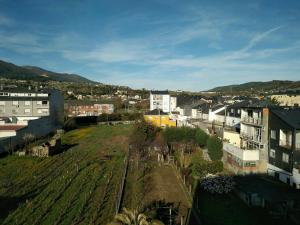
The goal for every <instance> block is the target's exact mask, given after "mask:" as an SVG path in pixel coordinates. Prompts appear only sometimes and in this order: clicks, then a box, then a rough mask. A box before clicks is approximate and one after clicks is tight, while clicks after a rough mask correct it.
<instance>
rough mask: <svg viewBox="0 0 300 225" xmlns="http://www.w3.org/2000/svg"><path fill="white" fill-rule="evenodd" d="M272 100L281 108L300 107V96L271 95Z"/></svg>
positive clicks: (296, 94) (297, 94) (292, 94)
mask: <svg viewBox="0 0 300 225" xmlns="http://www.w3.org/2000/svg"><path fill="white" fill-rule="evenodd" d="M271 99H275V100H276V101H278V102H279V104H280V105H281V106H300V94H299V93H290V94H276V95H271Z"/></svg>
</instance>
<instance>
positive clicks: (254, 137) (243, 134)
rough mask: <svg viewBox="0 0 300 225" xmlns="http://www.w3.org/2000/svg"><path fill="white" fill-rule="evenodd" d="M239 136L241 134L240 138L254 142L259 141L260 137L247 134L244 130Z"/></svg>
mask: <svg viewBox="0 0 300 225" xmlns="http://www.w3.org/2000/svg"><path fill="white" fill-rule="evenodd" d="M240 136H241V138H243V139H244V140H247V141H253V142H256V143H260V142H261V140H260V138H258V137H256V136H253V135H249V134H247V133H244V132H241V134H240Z"/></svg>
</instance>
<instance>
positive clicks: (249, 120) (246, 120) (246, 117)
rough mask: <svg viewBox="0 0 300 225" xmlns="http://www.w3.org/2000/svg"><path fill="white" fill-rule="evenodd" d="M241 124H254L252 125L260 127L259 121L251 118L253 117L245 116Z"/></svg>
mask: <svg viewBox="0 0 300 225" xmlns="http://www.w3.org/2000/svg"><path fill="white" fill-rule="evenodd" d="M242 122H244V123H248V124H254V125H257V126H262V121H261V119H256V118H253V117H248V116H245V117H243V118H242Z"/></svg>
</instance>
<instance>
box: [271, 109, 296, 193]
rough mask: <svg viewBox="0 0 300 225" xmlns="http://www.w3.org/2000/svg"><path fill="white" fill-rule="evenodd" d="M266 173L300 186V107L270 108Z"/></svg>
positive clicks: (289, 183) (291, 184)
mask: <svg viewBox="0 0 300 225" xmlns="http://www.w3.org/2000/svg"><path fill="white" fill-rule="evenodd" d="M269 136H270V145H269V157H268V174H270V175H272V176H274V177H275V178H277V179H279V180H281V181H282V182H284V183H287V184H288V185H290V186H293V187H295V188H300V109H299V108H295V109H291V108H285V109H272V110H270V124H269Z"/></svg>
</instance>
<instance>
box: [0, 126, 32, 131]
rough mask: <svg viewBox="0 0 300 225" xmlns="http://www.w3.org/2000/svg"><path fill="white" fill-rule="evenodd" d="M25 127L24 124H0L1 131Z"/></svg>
mask: <svg viewBox="0 0 300 225" xmlns="http://www.w3.org/2000/svg"><path fill="white" fill-rule="evenodd" d="M24 127H26V126H25V125H0V132H1V131H16V130H20V129H22V128H24Z"/></svg>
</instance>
